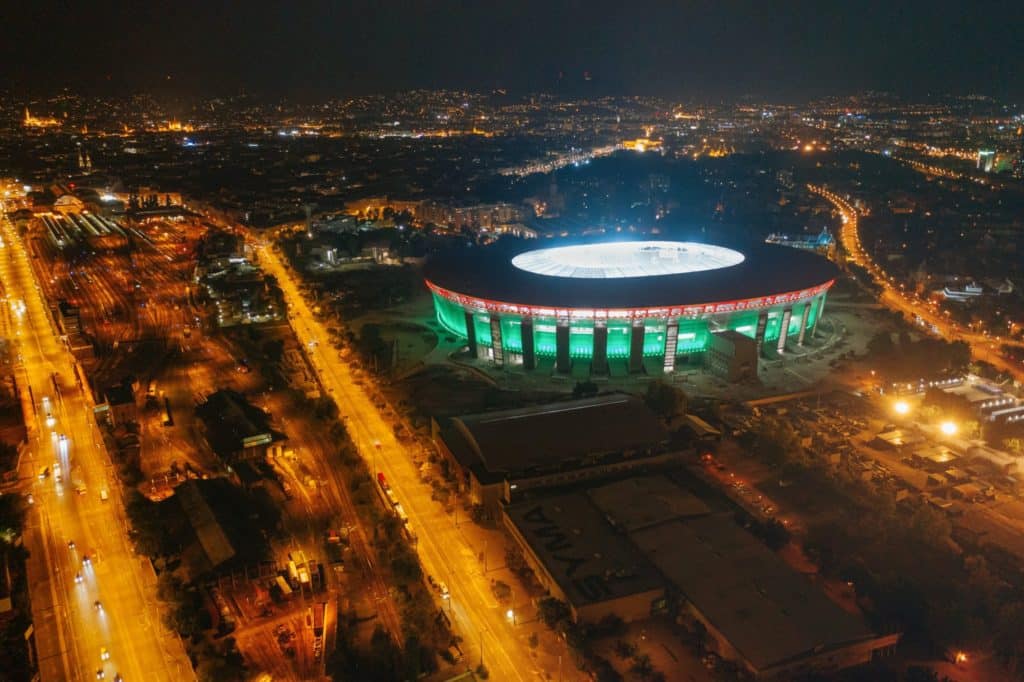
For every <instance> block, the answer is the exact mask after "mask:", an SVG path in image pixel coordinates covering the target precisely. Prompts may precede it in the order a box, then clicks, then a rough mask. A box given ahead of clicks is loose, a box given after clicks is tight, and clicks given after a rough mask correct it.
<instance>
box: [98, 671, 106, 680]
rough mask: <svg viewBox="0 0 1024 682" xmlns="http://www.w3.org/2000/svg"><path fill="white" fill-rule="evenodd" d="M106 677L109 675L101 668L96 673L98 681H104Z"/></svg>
mask: <svg viewBox="0 0 1024 682" xmlns="http://www.w3.org/2000/svg"><path fill="white" fill-rule="evenodd" d="M106 676H107V673H105V672H104V671H103V668H100V669H99V670H97V671H96V679H97V680H102V679H103V678H105V677H106Z"/></svg>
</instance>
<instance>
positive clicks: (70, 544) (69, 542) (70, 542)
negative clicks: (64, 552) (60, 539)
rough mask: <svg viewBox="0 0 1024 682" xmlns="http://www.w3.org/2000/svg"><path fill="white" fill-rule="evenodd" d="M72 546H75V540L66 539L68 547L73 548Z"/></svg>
mask: <svg viewBox="0 0 1024 682" xmlns="http://www.w3.org/2000/svg"><path fill="white" fill-rule="evenodd" d="M74 548H75V541H74V540H68V549H74Z"/></svg>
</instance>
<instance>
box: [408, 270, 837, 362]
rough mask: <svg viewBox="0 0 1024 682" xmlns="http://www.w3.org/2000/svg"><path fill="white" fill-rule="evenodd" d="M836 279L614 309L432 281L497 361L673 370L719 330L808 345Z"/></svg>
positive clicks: (462, 331) (460, 332) (440, 302)
mask: <svg viewBox="0 0 1024 682" xmlns="http://www.w3.org/2000/svg"><path fill="white" fill-rule="evenodd" d="M833 282H834V280H829V281H827V282H825V283H823V284H821V285H818V286H815V287H812V288H810V289H805V290H802V291H794V292H788V293H783V294H776V295H771V296H764V297H761V298H756V299H745V300H739V301H722V302H718V303H708V304H700V305H687V306H680V307H661V308H635V309H614V310H611V309H573V308H569V309H561V308H560V309H554V308H543V307H540V306H528V305H520V304H515V303H509V302H500V301H490V300H485V299H480V298H476V297H473V296H467V295H464V294H460V293H458V292H454V291H450V290H448V289H444V288H442V287H440V286H438V285H436V284H434V283H433V282H431V281H429V280H427V281H426V284H427V287H428V288H429V289H430V291H431V294H432V296H433V300H434V310H435V313H436V315H437V319H438V321H439V322H440V323H441V325H442V326H444V328H445V329H447V330H448V331H449V332H451V333H452V334H455V335H456V336H458V337H460V338H463V339H466V340H467V342H468V344H469V346H470V349H471V351H473V352H475V353H476V354H477V356H478V357H486V358H489V359H490V360H492V361H493V362H494V363H495V364H498V365H506V364H508V365H517V364H522V365H525V367H526V368H527V369H532V368H533V367H535V366H536V358H538V357H549V358H555V360H556V363H557V366H558V369H560V370H562V371H568V364H569V362H570V361H571V360H572V359H595V358H601V359H602V360H603V361H607V360H608V359H612V358H624V359H629V360H630V364H631V366H637V365H638V363H639V362H642V358H644V357H660V358H663V360H664V368H665V370H666V371H669V372H670V371H672V370H673V369H674V368H675V365H676V360H677V358H681V357H685V356H690V355H697V354H700V353H703V352H704V351H705V350H706V348H707V345H708V342H709V338H710V336H711V334H712V333H714V332H717V331H722V330H727V329H728V330H733V331H736V332H738V333H740V334H743V335H744V336H747V337H749V338H751V339H754V340H756V341H757V343H758V344H759V346H760V347H763V348H775V349H776V350H778V351H782V350H784V349H785V346H786V345H787V343H796V344H798V345H803V344H804V342H805V339H807V338H810V337H811V336H813V334H814V332H815V330H816V328H817V325H818V321H819V320H820V319H821V316H822V314H823V312H824V308H825V297H826V294H827V292H828V289H829V288H830V287H831V286H832V284H833ZM524 341H525V343H524Z"/></svg>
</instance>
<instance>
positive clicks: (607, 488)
mask: <svg viewBox="0 0 1024 682" xmlns="http://www.w3.org/2000/svg"><path fill="white" fill-rule="evenodd" d="M587 495H588V496H589V497H590V500H591V502H593V503H594V505H595V506H596V507H597V508H598V509H600V510H601V511H602V512H604V515H605V517H606V518H607V519H608V520H609V521H610V522H611V523H612V525H613V526H615V527H616V528H619V529H621V530H623V531H625V532H627V533H631V532H633V531H635V530H640V529H641V528H647V527H649V526H656V525H658V524H659V523H665V522H667V521H672V520H674V519H680V518H687V517H692V516H703V515H705V514H709V513H710V512H711V508H710V507H708V505H706V504H704V502H703V501H702V500H701V499H700V498H698V497H697V496H696V495H694V494H693V493H691V492H690V491H688V490H684V489H683V488H680V487H679V486H678V485H676V484H675V483H673V482H672V481H670V480H669V479H668V478H666V477H665V476H637V477H634V478H627V479H625V480H622V481H616V482H615V483H609V484H608V485H602V486H598V487H596V488H590V489H589V490H587Z"/></svg>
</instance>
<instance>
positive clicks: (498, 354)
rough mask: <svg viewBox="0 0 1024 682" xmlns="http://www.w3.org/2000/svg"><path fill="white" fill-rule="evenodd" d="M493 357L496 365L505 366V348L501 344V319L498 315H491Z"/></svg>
mask: <svg viewBox="0 0 1024 682" xmlns="http://www.w3.org/2000/svg"><path fill="white" fill-rule="evenodd" d="M491 355H492V356H493V358H494V364H495V365H497V366H498V367H503V366H504V365H505V348H504V346H502V344H501V318H500V317H498V316H497V315H491Z"/></svg>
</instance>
